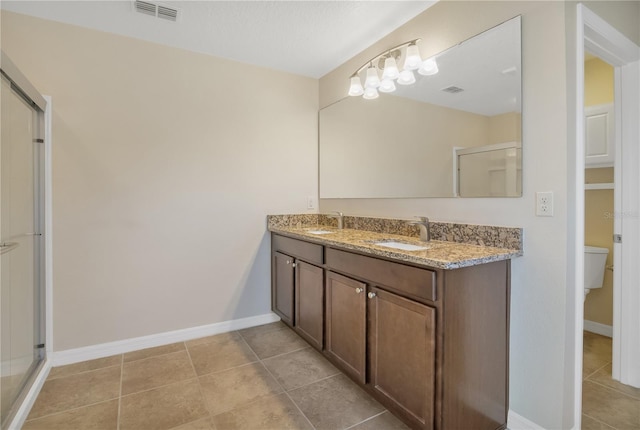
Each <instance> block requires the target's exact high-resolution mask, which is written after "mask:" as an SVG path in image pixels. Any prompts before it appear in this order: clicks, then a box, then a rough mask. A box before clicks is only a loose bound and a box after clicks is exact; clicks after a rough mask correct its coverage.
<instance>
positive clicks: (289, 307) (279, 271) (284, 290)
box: [271, 252, 295, 325]
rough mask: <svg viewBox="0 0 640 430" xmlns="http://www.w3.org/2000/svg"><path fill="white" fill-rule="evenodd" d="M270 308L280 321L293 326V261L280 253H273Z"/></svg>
mask: <svg viewBox="0 0 640 430" xmlns="http://www.w3.org/2000/svg"><path fill="white" fill-rule="evenodd" d="M271 277H272V292H271V296H272V297H271V306H272V309H273V311H274V312H275V313H276V314H278V316H279V317H280V318H282V321H284V322H285V323H287V324H289V325H293V316H294V309H293V306H294V302H293V293H294V281H295V260H294V258H293V257H291V256H289V255H286V254H282V253H280V252H274V253H273V268H272V273H271Z"/></svg>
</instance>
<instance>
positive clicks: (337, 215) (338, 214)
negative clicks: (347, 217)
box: [329, 211, 344, 230]
mask: <svg viewBox="0 0 640 430" xmlns="http://www.w3.org/2000/svg"><path fill="white" fill-rule="evenodd" d="M333 213H335V215H329V218H335V219H337V220H338V229H339V230H342V228H343V227H344V215H343V214H342V212H338V211H334V212H333Z"/></svg>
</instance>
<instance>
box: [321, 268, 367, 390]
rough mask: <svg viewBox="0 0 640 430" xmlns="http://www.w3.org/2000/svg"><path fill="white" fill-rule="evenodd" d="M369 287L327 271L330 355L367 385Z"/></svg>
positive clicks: (327, 314) (327, 346) (328, 344)
mask: <svg viewBox="0 0 640 430" xmlns="http://www.w3.org/2000/svg"><path fill="white" fill-rule="evenodd" d="M366 288H367V286H366V284H364V283H362V282H359V281H356V280H354V279H351V278H347V277H346V276H341V275H338V274H337V273H333V272H327V281H326V297H327V299H326V306H327V308H326V320H325V327H326V333H327V342H326V345H325V348H326V353H327V354H328V355H329V356H330V357H332V358H333V359H334V360H335V361H337V362H338V363H339V364H340V365H341V367H342V369H343V370H345V371H346V372H348V373H349V374H351V376H352V377H354V378H355V379H356V380H357V381H358V382H360V383H362V384H364V383H365V382H366V352H367V345H366V343H367V332H366V330H367V313H366V305H367V303H366V298H367V294H366Z"/></svg>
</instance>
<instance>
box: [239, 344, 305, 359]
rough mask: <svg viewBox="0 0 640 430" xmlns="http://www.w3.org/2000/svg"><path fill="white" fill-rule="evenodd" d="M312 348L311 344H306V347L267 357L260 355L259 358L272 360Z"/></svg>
mask: <svg viewBox="0 0 640 430" xmlns="http://www.w3.org/2000/svg"><path fill="white" fill-rule="evenodd" d="M247 345H249V344H247ZM249 348H251V346H249ZM310 348H311V346H310V345H309V346H305V347H302V348H298V349H294V350H293V351H287V352H283V353H282V354H277V355H272V356H270V357H265V358H260V357H258V358H260V360H271V359H272V358H276V357H282V356H283V355H287V354H293V353H294V352H298V351H303V350H305V349H310ZM256 355H257V354H256Z"/></svg>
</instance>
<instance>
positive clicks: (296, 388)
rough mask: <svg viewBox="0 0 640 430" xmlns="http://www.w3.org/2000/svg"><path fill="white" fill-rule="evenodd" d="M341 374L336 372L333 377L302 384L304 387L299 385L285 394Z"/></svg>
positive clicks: (329, 377)
mask: <svg viewBox="0 0 640 430" xmlns="http://www.w3.org/2000/svg"><path fill="white" fill-rule="evenodd" d="M341 374H342V373H341V372H340V371H338V372H336V373H334V374H333V375H329V376H325V377H324V378H320V379H318V380H315V381H313V382H309V383H308V384H304V385H300V386H299V387H294V388H291V389H290V390H289V391H287V393H290V392H291V391H295V390H298V389H300V388H304V387H308V386H309V385H313V384H316V383H318V382H321V381H326V380H327V379H331V378H335V377H336V376H339V375H341Z"/></svg>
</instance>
